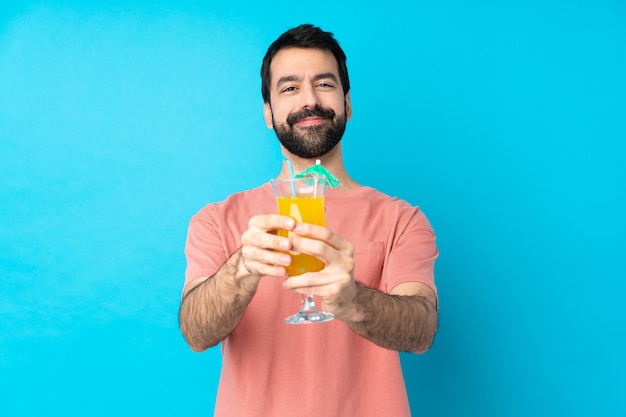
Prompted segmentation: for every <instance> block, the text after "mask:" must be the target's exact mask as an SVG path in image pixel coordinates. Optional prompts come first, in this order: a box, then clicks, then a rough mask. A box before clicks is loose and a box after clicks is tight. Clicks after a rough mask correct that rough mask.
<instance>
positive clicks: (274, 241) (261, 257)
mask: <svg viewBox="0 0 626 417" xmlns="http://www.w3.org/2000/svg"><path fill="white" fill-rule="evenodd" d="M295 225H296V223H295V221H294V220H293V219H292V218H291V217H288V216H281V215H279V214H267V215H259V216H254V217H252V218H251V219H250V221H249V222H248V230H246V231H245V232H244V234H243V235H242V236H241V243H242V247H241V254H242V257H241V262H242V264H243V267H244V268H245V271H247V272H248V273H249V274H253V275H259V276H263V275H271V276H277V277H283V276H285V274H286V272H285V267H286V266H289V265H290V264H291V256H289V255H288V254H286V253H284V251H288V250H291V249H292V244H291V240H290V239H289V238H286V237H281V236H278V235H277V234H276V231H277V230H279V229H282V230H293V229H294V227H295ZM245 271H242V272H241V273H242V274H245Z"/></svg>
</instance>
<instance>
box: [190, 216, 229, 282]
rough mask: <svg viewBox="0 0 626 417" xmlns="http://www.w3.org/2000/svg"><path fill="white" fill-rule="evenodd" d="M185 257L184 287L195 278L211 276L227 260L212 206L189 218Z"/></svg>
mask: <svg viewBox="0 0 626 417" xmlns="http://www.w3.org/2000/svg"><path fill="white" fill-rule="evenodd" d="M185 257H186V259H187V269H186V271H185V285H187V284H188V283H189V282H190V281H193V280H194V279H196V278H200V277H207V276H212V275H213V274H215V272H217V270H218V269H219V268H220V267H221V266H222V265H223V264H224V262H226V260H227V259H228V255H227V254H226V251H225V250H224V246H223V244H222V238H221V232H220V228H219V222H218V220H217V216H216V210H215V208H214V207H213V206H210V205H209V206H207V207H205V208H203V209H202V210H201V211H200V212H199V213H197V214H196V215H195V216H193V217H192V218H191V221H190V222H189V228H188V230H187V241H186V244H185Z"/></svg>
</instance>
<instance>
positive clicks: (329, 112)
mask: <svg viewBox="0 0 626 417" xmlns="http://www.w3.org/2000/svg"><path fill="white" fill-rule="evenodd" d="M307 117H321V118H323V119H330V120H332V119H334V118H335V111H334V110H333V109H324V108H322V107H319V106H315V107H313V108H309V107H307V108H304V109H302V110H300V111H297V112H295V113H291V114H290V115H289V116H287V124H288V125H289V126H293V125H294V124H296V123H298V122H300V121H302V120H304V119H306V118H307Z"/></svg>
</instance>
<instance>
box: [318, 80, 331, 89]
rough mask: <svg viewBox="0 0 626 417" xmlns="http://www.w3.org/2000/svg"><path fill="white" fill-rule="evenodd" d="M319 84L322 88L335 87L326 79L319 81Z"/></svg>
mask: <svg viewBox="0 0 626 417" xmlns="http://www.w3.org/2000/svg"><path fill="white" fill-rule="evenodd" d="M317 86H318V87H321V88H333V87H334V85H333V84H331V83H328V82H326V81H322V82H320V83H318V84H317Z"/></svg>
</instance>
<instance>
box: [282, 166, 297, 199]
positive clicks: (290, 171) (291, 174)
mask: <svg viewBox="0 0 626 417" xmlns="http://www.w3.org/2000/svg"><path fill="white" fill-rule="evenodd" d="M285 161H287V166H288V167H289V178H290V179H291V193H292V194H293V196H294V197H295V196H296V183H295V182H293V177H294V176H295V175H294V173H293V164H292V163H291V161H290V160H289V159H285Z"/></svg>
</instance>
